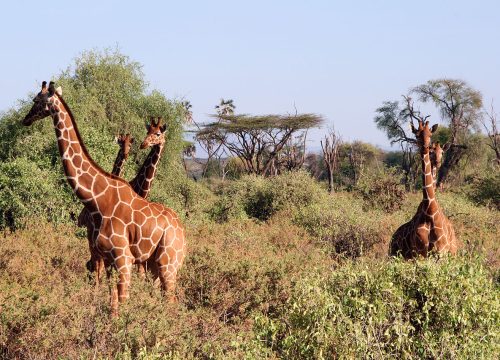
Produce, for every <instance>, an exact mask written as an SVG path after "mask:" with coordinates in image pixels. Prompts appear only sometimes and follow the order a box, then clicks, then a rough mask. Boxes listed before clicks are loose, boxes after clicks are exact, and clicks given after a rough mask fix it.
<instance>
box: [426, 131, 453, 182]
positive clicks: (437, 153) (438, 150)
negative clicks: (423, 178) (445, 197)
mask: <svg viewBox="0 0 500 360" xmlns="http://www.w3.org/2000/svg"><path fill="white" fill-rule="evenodd" d="M449 146H450V144H449V143H446V144H444V146H442V147H441V144H439V141H436V142H435V143H432V145H431V149H430V159H431V167H432V177H433V179H434V190H436V189H437V185H436V184H437V174H438V173H439V168H440V167H441V162H442V159H443V154H444V153H445V152H446V151H447V150H448V149H449ZM442 185H443V184H441V186H440V189H441V188H442Z"/></svg>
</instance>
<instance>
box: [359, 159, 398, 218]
mask: <svg viewBox="0 0 500 360" xmlns="http://www.w3.org/2000/svg"><path fill="white" fill-rule="evenodd" d="M356 190H357V191H358V192H359V193H360V194H361V196H362V197H363V200H364V201H365V205H366V207H367V208H368V209H380V210H385V211H386V212H393V211H395V210H399V209H401V206H402V205H403V202H404V199H405V196H406V191H405V189H404V186H403V185H402V181H401V174H398V172H397V170H396V169H395V168H389V169H387V168H384V167H382V168H379V169H377V170H376V171H372V172H371V173H367V174H363V175H362V176H361V178H360V180H359V182H358V183H357V185H356Z"/></svg>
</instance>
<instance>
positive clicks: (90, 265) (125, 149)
mask: <svg viewBox="0 0 500 360" xmlns="http://www.w3.org/2000/svg"><path fill="white" fill-rule="evenodd" d="M115 140H116V143H117V144H118V145H119V147H120V149H119V150H118V154H117V155H116V159H115V162H114V164H113V170H112V171H111V174H113V175H116V176H118V177H122V174H123V170H124V165H125V161H127V159H128V154H129V153H130V149H131V148H132V144H133V143H134V138H133V137H132V136H130V134H120V135H118V136H117V137H116V138H115ZM77 225H78V226H80V227H86V228H87V239H88V241H89V249H90V260H89V261H87V269H88V270H89V271H90V272H93V271H95V272H96V277H95V279H96V284H97V285H99V281H100V279H101V274H102V272H103V270H104V260H103V259H102V258H101V257H100V256H99V254H98V253H97V252H96V251H94V246H93V242H92V234H93V233H94V231H95V230H96V229H95V227H94V223H93V222H92V217H91V215H90V212H89V211H88V210H87V208H86V207H84V208H83V209H82V211H81V212H80V215H79V216H78V220H77Z"/></svg>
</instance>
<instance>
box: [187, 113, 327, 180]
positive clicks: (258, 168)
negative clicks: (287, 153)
mask: <svg viewBox="0 0 500 360" xmlns="http://www.w3.org/2000/svg"><path fill="white" fill-rule="evenodd" d="M214 117H215V118H217V119H218V120H217V121H215V122H213V123H210V124H207V125H205V126H204V127H203V128H202V129H200V130H199V131H198V132H197V135H196V136H197V137H198V136H202V137H210V138H213V139H215V140H216V141H217V142H219V143H220V144H222V145H223V146H224V148H225V149H226V150H227V151H228V152H229V153H230V154H232V155H233V156H236V157H238V158H239V159H240V160H241V162H242V163H243V166H244V167H245V171H246V172H247V173H249V174H251V173H253V174H258V175H265V176H268V175H272V174H275V173H276V170H275V167H276V166H277V159H278V157H279V155H280V153H281V152H282V151H283V149H284V147H285V145H286V144H287V142H288V141H289V140H290V138H291V137H292V136H293V135H294V134H295V133H296V132H297V131H300V130H304V129H308V128H311V127H315V126H318V125H319V124H321V122H322V121H323V119H322V118H321V116H319V115H316V114H296V115H293V116H291V115H263V116H250V115H219V114H217V115H214Z"/></svg>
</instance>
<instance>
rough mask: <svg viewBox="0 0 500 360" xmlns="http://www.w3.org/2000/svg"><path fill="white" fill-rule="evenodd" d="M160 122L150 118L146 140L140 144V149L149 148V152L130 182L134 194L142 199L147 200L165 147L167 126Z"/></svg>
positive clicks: (159, 119)
mask: <svg viewBox="0 0 500 360" xmlns="http://www.w3.org/2000/svg"><path fill="white" fill-rule="evenodd" d="M161 121H162V119H161V118H158V121H155V119H154V118H151V120H150V123H149V124H148V125H147V126H146V129H147V131H148V132H147V134H146V138H145V139H144V140H143V142H142V143H141V149H146V148H148V147H151V151H150V152H149V154H148V156H147V157H146V160H144V163H143V164H142V166H141V168H140V170H139V172H138V173H137V175H136V177H135V178H134V179H132V181H130V185H131V186H132V188H133V189H134V190H135V192H136V193H137V194H139V195H140V196H142V197H143V198H144V199H147V198H148V196H149V193H150V192H151V185H152V183H153V179H154V178H155V175H156V171H157V170H158V163H159V162H160V158H161V155H162V153H163V148H164V145H165V131H166V130H167V125H166V124H164V125H162V124H161Z"/></svg>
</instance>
